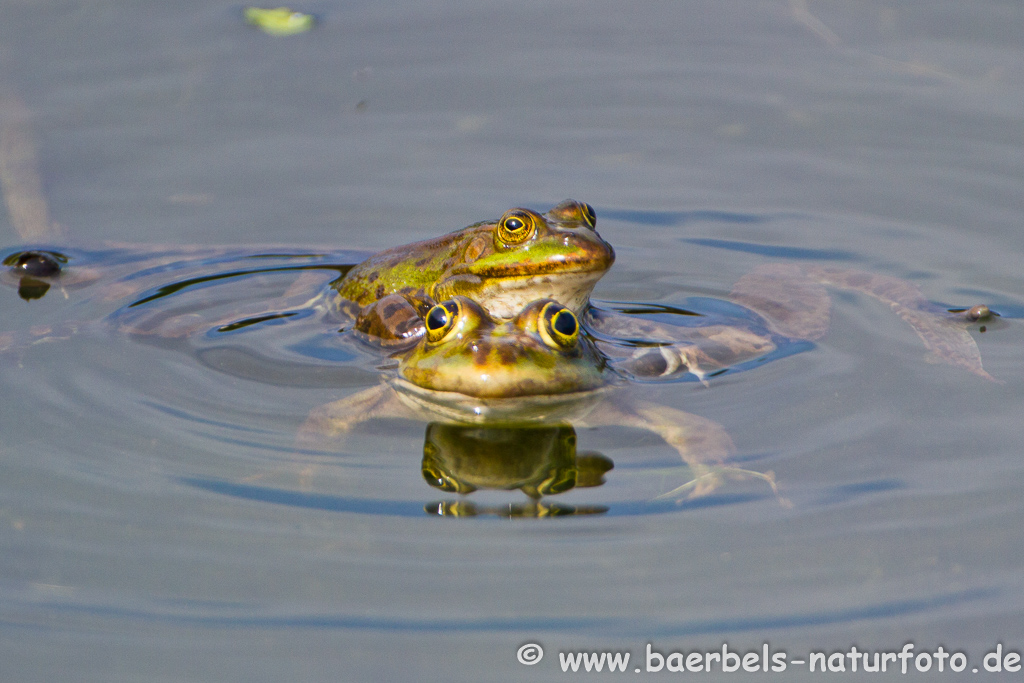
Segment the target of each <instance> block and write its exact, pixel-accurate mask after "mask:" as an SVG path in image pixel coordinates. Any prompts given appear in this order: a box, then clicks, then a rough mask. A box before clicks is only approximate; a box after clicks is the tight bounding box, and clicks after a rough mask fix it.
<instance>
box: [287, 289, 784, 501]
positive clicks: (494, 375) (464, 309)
mask: <svg viewBox="0 0 1024 683" xmlns="http://www.w3.org/2000/svg"><path fill="white" fill-rule="evenodd" d="M425 326H426V333H425V335H424V337H423V338H422V339H421V340H420V341H419V342H418V343H417V344H416V346H414V347H413V348H412V349H411V350H409V351H408V352H406V353H404V354H403V355H402V356H401V358H400V360H399V365H398V371H397V374H396V375H394V376H390V377H388V378H387V380H386V381H385V382H384V383H382V384H381V385H379V386H377V387H373V388H371V389H367V390H364V391H362V392H359V393H357V394H354V395H352V396H349V397H347V398H344V399H341V400H339V401H335V402H333V403H330V404H328V405H326V406H323V407H321V408H319V409H317V410H315V411H313V413H312V414H311V415H310V417H309V419H308V420H307V421H306V423H305V424H304V425H303V427H302V429H301V430H300V438H301V439H302V440H304V441H308V440H314V441H315V440H319V439H321V438H324V437H327V438H334V437H337V436H339V435H341V434H343V433H345V432H346V431H348V430H349V429H350V428H351V427H352V426H354V425H355V424H357V423H359V422H362V421H365V420H368V419H372V418H376V417H407V418H412V419H426V420H431V421H443V422H445V423H449V424H462V425H474V424H482V425H488V426H495V425H561V424H571V425H574V426H576V427H587V426H598V425H601V426H607V425H621V426H627V427H636V428H641V429H647V430H650V431H653V432H655V433H656V434H658V435H659V436H661V437H662V438H663V439H664V440H665V441H666V442H667V443H668V444H669V445H670V446H672V447H673V448H675V449H676V450H677V451H678V452H679V454H680V455H681V456H682V458H683V460H684V461H685V462H686V463H687V465H689V466H690V468H691V471H692V473H693V475H694V479H693V481H691V482H690V483H689V484H686V485H684V486H682V487H680V488H679V489H676V490H675V491H673V492H671V493H672V494H678V495H681V494H683V493H684V492H689V493H690V494H692V495H699V494H702V493H706V492H708V491H710V490H712V489H713V488H714V487H715V486H716V484H717V483H718V481H719V480H720V478H721V475H722V474H723V473H727V472H734V473H737V474H743V475H753V476H757V477H760V478H763V479H765V480H767V481H769V483H772V485H773V486H774V482H773V481H772V479H771V476H770V475H765V474H760V473H754V472H747V471H745V470H739V469H737V468H732V467H728V466H727V465H726V464H725V462H726V459H727V457H728V456H729V454H730V453H731V451H732V441H731V439H730V438H729V436H728V434H726V432H725V430H724V429H723V428H722V427H721V426H720V425H718V424H717V423H715V422H712V421H711V420H707V419H705V418H702V417H699V416H696V415H692V414H689V413H685V412H683V411H680V410H676V409H674V408H670V407H667V406H660V405H655V404H652V403H648V402H644V401H638V400H634V399H632V398H630V397H629V396H628V395H627V394H626V392H623V391H621V389H622V388H623V387H621V386H618V385H620V384H621V383H620V382H618V381H616V380H617V376H616V374H615V373H614V372H613V371H612V370H611V368H609V367H608V366H607V364H606V361H605V358H604V356H603V355H602V354H601V353H600V352H599V351H598V349H597V348H596V347H595V346H594V344H593V343H592V342H591V341H590V340H589V339H588V338H587V337H586V335H584V334H583V333H582V330H581V328H580V325H579V321H578V319H577V317H576V315H575V314H574V313H573V312H572V311H571V310H569V309H568V308H566V307H565V306H563V305H561V304H559V303H558V302H556V301H553V300H550V299H542V300H539V301H534V302H532V303H530V304H527V305H526V307H524V308H523V309H522V310H521V311H520V312H519V314H518V315H516V316H515V317H514V318H513V319H512V320H509V321H497V320H495V319H493V318H492V317H490V316H489V315H488V314H487V312H486V311H484V310H483V308H482V307H481V306H480V305H479V304H477V303H476V302H475V301H473V300H472V299H469V298H467V297H455V298H453V299H451V300H449V301H445V302H443V303H441V304H438V305H436V306H434V307H433V308H431V309H430V311H429V312H428V314H427V316H426V321H425Z"/></svg>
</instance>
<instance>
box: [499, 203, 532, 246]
mask: <svg viewBox="0 0 1024 683" xmlns="http://www.w3.org/2000/svg"><path fill="white" fill-rule="evenodd" d="M536 230H537V219H536V218H535V217H534V215H533V214H532V213H530V212H529V211H524V210H522V209H512V210H511V211H509V212H507V213H506V214H505V215H504V216H502V217H501V220H500V221H498V239H499V240H501V242H502V243H503V244H505V245H510V244H519V243H520V242H525V241H526V240H528V239H530V237H531V236H533V233H534V232H536Z"/></svg>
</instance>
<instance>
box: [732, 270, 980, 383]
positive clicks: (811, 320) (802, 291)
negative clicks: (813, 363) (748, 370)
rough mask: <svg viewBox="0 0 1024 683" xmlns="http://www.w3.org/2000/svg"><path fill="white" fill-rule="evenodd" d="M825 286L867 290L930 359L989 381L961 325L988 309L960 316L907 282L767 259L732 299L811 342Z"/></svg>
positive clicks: (825, 300)
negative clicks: (906, 328)
mask: <svg viewBox="0 0 1024 683" xmlns="http://www.w3.org/2000/svg"><path fill="white" fill-rule="evenodd" d="M826 285H827V286H829V287H835V288H837V289H844V290H848V291H853V292H860V293H862V294H867V295H868V296H870V297H872V298H874V299H877V300H878V301H881V302H883V303H886V304H888V305H889V307H890V308H891V309H892V310H893V311H894V312H895V313H896V315H898V316H899V317H900V318H901V319H903V320H904V321H905V322H906V323H907V324H908V325H910V326H911V327H912V328H913V329H914V332H916V333H917V336H918V337H920V338H921V341H922V342H924V345H925V347H926V348H927V349H928V350H929V351H930V352H931V354H932V357H933V358H934V359H935V360H937V361H939V362H943V363H948V364H950V365H955V366H957V367H961V368H964V369H965V370H967V371H969V372H972V373H974V374H975V375H978V376H979V377H984V378H985V379H989V380H994V378H993V377H992V376H991V375H990V374H988V373H987V372H986V371H985V370H984V369H983V368H982V365H981V351H979V349H978V345H977V343H976V342H975V341H974V339H973V338H972V337H971V335H970V333H969V332H968V331H967V329H966V323H969V322H973V321H974V320H977V319H978V318H979V317H980V315H984V314H985V313H987V312H988V311H987V308H985V307H982V306H976V307H974V308H972V309H970V311H968V312H967V313H965V314H957V313H950V312H949V311H946V310H944V309H942V308H941V307H939V306H936V305H935V304H933V303H931V302H930V301H928V299H926V298H925V296H924V294H923V293H922V292H921V290H920V289H918V288H917V287H916V286H915V285H913V284H911V283H909V282H907V281H906V280H901V279H899V278H896V277H892V276H888V275H876V274H873V273H866V272H864V271H859V270H853V269H849V268H836V267H830V266H798V265H795V264H786V263H770V264H765V265H762V266H758V267H757V268H755V269H754V270H753V271H751V272H750V273H748V274H747V275H744V276H743V277H742V278H740V280H739V281H738V282H737V283H736V285H735V286H734V287H733V291H732V297H733V298H734V299H735V300H736V301H737V302H738V303H741V304H743V305H745V306H747V307H748V308H750V309H752V310H754V311H755V312H757V313H759V314H760V315H761V316H763V317H764V318H765V321H766V322H767V323H768V325H769V326H770V327H771V328H772V330H773V331H775V332H777V333H779V334H782V335H785V336H788V337H794V338H799V339H809V340H815V339H820V338H821V337H823V336H824V335H825V333H826V332H827V331H828V323H829V308H830V303H829V297H828V294H827V293H826V291H825V286H826ZM981 309H984V310H981ZM976 311H980V314H979V313H977V312H976Z"/></svg>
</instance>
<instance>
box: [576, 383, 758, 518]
mask: <svg viewBox="0 0 1024 683" xmlns="http://www.w3.org/2000/svg"><path fill="white" fill-rule="evenodd" d="M597 425H619V426H623V427H637V428H640V429H646V430H647V431H651V432H654V433H655V434H657V435H658V436H660V437H661V438H662V439H664V440H665V442H666V443H667V444H668V445H670V446H672V447H673V448H675V449H676V451H677V452H678V453H679V455H680V456H681V457H682V459H683V462H685V463H686V464H687V466H688V467H689V468H690V470H691V472H692V473H693V475H694V476H693V479H692V480H690V481H689V482H687V483H685V484H683V485H682V486H679V487H677V488H675V489H673V490H672V491H669V492H668V493H665V494H662V495H661V496H659V498H683V497H686V498H696V497H698V496H703V495H706V494H708V493H711V492H712V491H714V490H715V489H716V488H718V487H719V486H720V485H721V484H722V482H723V481H724V480H725V479H726V478H727V477H740V478H748V477H756V478H758V479H763V480H764V481H766V482H768V484H769V485H770V486H771V487H772V490H773V491H774V492H775V493H776V495H778V490H777V489H776V487H775V478H774V476H773V475H772V474H771V473H768V474H764V473H761V472H755V471H752V470H745V469H741V468H738V467H733V466H730V465H727V464H726V462H727V460H728V458H729V457H730V456H731V455H732V454H733V453H734V451H735V447H734V446H733V442H732V438H731V437H730V436H729V434H728V433H727V432H726V431H725V428H724V427H722V425H720V424H718V423H717V422H715V421H713V420H709V419H707V418H704V417H700V416H699V415H693V414H692V413H687V412H683V411H682V410H677V409H675V408H670V407H668V406H662V405H657V404H654V403H648V402H646V401H636V402H633V403H625V404H623V403H620V404H609V403H607V402H606V403H605V404H603V405H600V406H598V407H597V408H595V410H594V411H592V412H591V413H589V414H588V415H587V416H586V418H585V419H584V420H583V421H582V422H579V423H578V426H581V427H584V426H597Z"/></svg>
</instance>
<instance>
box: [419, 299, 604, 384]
mask: <svg viewBox="0 0 1024 683" xmlns="http://www.w3.org/2000/svg"><path fill="white" fill-rule="evenodd" d="M399 374H400V375H401V377H402V378H403V379H405V380H406V381H408V382H410V383H412V384H414V385H416V386H418V387H420V388H423V389H428V390H432V391H443V392H455V393H458V394H463V395H466V396H472V397H477V398H514V397H528V396H541V395H551V394H570V393H577V392H586V391H590V390H592V389H597V388H599V387H602V386H604V385H605V384H606V383H607V382H606V377H605V375H604V358H603V357H602V356H601V354H600V353H599V352H598V351H597V349H596V348H594V346H593V344H592V343H591V342H590V340H588V339H587V338H586V337H585V336H583V334H582V330H581V328H580V324H579V320H578V319H577V318H576V315H575V314H574V313H573V312H572V311H571V310H569V309H568V308H566V307H565V306H563V305H562V304H560V303H558V302H557V301H554V300H551V299H541V300H539V301H534V302H531V303H529V304H527V305H526V306H525V307H524V308H523V309H522V310H521V311H519V313H518V315H516V316H515V317H514V318H512V319H511V320H508V321H504V322H499V321H496V320H494V319H493V318H492V317H490V316H489V315H488V314H487V312H486V311H484V309H483V308H482V307H481V306H480V305H479V304H477V303H476V302H475V301H473V300H472V299H469V298H467V297H463V296H457V297H454V298H453V299H449V300H448V301H444V302H442V303H440V304H438V305H436V306H434V307H433V308H431V309H430V311H429V312H428V313H427V316H426V334H425V335H424V336H423V338H422V339H421V340H420V341H419V343H417V345H416V346H415V347H413V348H412V349H411V350H410V351H409V352H408V353H406V354H405V355H404V356H403V357H402V359H401V360H400V362H399Z"/></svg>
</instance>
